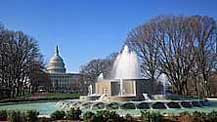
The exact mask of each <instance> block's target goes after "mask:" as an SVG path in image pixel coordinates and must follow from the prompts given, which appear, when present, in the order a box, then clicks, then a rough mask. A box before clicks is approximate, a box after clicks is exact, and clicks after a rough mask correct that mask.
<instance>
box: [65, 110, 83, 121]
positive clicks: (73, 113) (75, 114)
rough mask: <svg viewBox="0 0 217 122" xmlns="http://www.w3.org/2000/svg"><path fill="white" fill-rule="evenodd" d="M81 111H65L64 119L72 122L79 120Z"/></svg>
mask: <svg viewBox="0 0 217 122" xmlns="http://www.w3.org/2000/svg"><path fill="white" fill-rule="evenodd" d="M81 113H82V112H81V110H80V109H79V108H78V109H76V110H75V109H74V108H72V109H70V110H69V111H67V113H66V118H67V119H72V120H79V119H80V115H81Z"/></svg>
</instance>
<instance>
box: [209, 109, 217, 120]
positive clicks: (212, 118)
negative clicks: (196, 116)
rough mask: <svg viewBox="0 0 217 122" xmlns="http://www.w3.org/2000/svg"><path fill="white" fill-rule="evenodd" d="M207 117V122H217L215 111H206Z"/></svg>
mask: <svg viewBox="0 0 217 122" xmlns="http://www.w3.org/2000/svg"><path fill="white" fill-rule="evenodd" d="M207 117H208V118H209V122H217V111H212V112H210V113H208V115H207Z"/></svg>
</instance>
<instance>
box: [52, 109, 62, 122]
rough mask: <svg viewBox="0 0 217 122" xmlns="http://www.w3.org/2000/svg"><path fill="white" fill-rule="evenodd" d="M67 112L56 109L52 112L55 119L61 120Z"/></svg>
mask: <svg viewBox="0 0 217 122" xmlns="http://www.w3.org/2000/svg"><path fill="white" fill-rule="evenodd" d="M65 115H66V114H65V112H64V111H55V112H53V113H52V114H51V118H52V119H55V120H61V119H63V118H64V117H65Z"/></svg>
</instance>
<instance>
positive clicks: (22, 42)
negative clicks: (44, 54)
mask: <svg viewBox="0 0 217 122" xmlns="http://www.w3.org/2000/svg"><path fill="white" fill-rule="evenodd" d="M0 47H1V48H0V83H1V87H0V88H1V89H2V90H0V91H1V94H5V95H6V97H16V96H21V95H23V94H24V92H25V89H26V88H27V87H28V85H29V83H30V79H31V78H30V77H31V76H30V74H31V73H32V72H33V70H32V69H33V66H34V62H37V60H38V57H39V55H40V53H39V48H38V44H37V42H36V41H35V40H34V39H33V38H30V37H28V36H27V35H25V34H24V33H22V32H13V31H9V30H7V29H4V28H2V29H1V30H0Z"/></svg>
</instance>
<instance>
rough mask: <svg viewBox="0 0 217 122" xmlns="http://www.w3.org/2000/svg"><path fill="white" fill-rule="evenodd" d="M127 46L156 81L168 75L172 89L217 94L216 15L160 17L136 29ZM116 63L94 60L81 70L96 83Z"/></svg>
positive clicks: (128, 39)
mask: <svg viewBox="0 0 217 122" xmlns="http://www.w3.org/2000/svg"><path fill="white" fill-rule="evenodd" d="M125 45H128V47H129V48H130V50H133V51H135V52H136V53H137V55H138V58H139V61H140V64H141V73H142V74H141V75H142V76H143V77H145V78H149V79H150V80H151V81H152V83H153V84H155V83H156V82H157V81H159V78H160V76H161V75H162V74H165V75H166V76H167V78H168V82H169V84H170V85H171V87H172V91H173V92H174V93H176V94H178V95H198V96H211V95H213V94H215V95H217V93H216V91H215V88H212V87H213V84H215V85H217V83H215V79H213V76H215V75H217V74H216V69H217V65H216V64H217V55H216V54H217V53H216V52H217V22H216V21H215V19H214V18H212V17H208V16H158V17H155V18H153V19H151V20H150V21H147V22H146V23H144V24H142V25H140V26H138V27H136V28H134V29H132V31H130V32H129V34H128V35H127V39H126V41H125ZM114 58H115V57H114ZM114 58H113V59H114ZM100 61H101V62H100ZM108 62H110V63H108ZM112 63H113V60H111V59H107V58H105V59H97V60H92V61H90V62H89V63H88V64H87V65H84V66H82V68H81V73H83V74H84V75H85V76H88V77H89V79H86V81H91V82H96V80H97V79H96V78H97V77H98V75H99V74H100V73H104V72H105V73H106V74H108V72H109V71H108V70H110V68H111V67H112V65H113V64H112ZM105 64H107V65H105ZM90 77H91V79H90ZM211 81H212V82H211ZM153 86H154V85H153Z"/></svg>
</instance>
